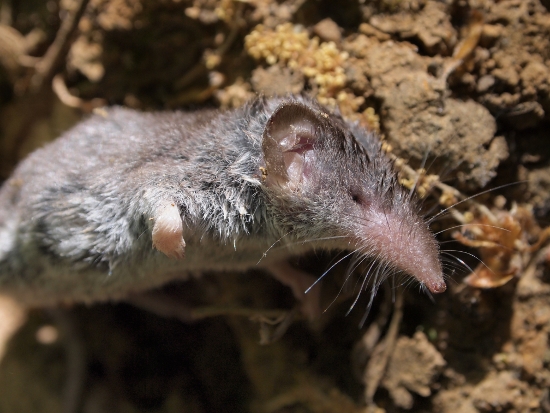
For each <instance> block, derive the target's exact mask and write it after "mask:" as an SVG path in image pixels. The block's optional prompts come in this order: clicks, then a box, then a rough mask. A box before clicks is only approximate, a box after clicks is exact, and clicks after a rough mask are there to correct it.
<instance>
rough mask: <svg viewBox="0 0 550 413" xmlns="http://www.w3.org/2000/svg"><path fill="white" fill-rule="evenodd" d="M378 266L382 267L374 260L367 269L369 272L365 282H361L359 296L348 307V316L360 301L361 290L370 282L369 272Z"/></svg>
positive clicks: (364, 279)
mask: <svg viewBox="0 0 550 413" xmlns="http://www.w3.org/2000/svg"><path fill="white" fill-rule="evenodd" d="M375 265H376V266H377V267H378V269H379V268H380V265H379V264H378V263H377V262H376V261H373V262H372V264H371V265H370V267H369V269H368V270H367V273H366V274H365V276H364V278H363V282H362V283H361V287H360V288H359V292H358V293H357V296H356V297H355V300H354V301H353V303H352V304H351V306H350V308H349V309H348V312H347V313H346V316H348V315H349V313H351V311H352V310H353V308H354V307H355V305H356V304H357V301H359V297H360V296H361V291H363V289H364V288H365V285H366V283H367V282H368V280H369V274H370V272H371V270H372V267H374V266H375Z"/></svg>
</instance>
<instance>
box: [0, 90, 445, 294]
mask: <svg viewBox="0 0 550 413" xmlns="http://www.w3.org/2000/svg"><path fill="white" fill-rule="evenodd" d="M284 104H287V105H288V104H290V105H293V104H297V105H298V104H299V105H305V106H307V107H308V108H310V109H311V110H312V111H314V112H315V116H316V118H317V119H318V122H317V123H316V125H315V133H317V134H319V136H322V138H321V139H318V140H317V141H316V144H315V147H314V150H313V151H311V152H308V153H310V154H311V157H310V158H308V159H309V160H308V162H309V163H307V164H308V165H309V166H310V167H311V169H312V170H311V172H310V176H311V179H310V180H309V181H308V183H307V184H304V185H301V186H300V187H299V190H295V191H289V190H288V189H285V188H280V187H277V186H270V185H267V184H266V182H265V181H264V180H263V177H262V173H261V169H260V167H262V166H265V160H264V153H263V151H262V140H263V136H264V130H265V128H266V124H267V122H268V120H270V119H271V118H272V116H273V117H275V116H274V115H273V114H274V112H276V110H277V109H278V108H279V107H281V105H284ZM276 121H277V122H279V123H280V122H284V119H282V120H281V119H276ZM274 127H278V126H277V125H275V126H274ZM268 173H269V171H268ZM350 191H351V192H354V193H355V192H357V194H359V195H360V196H361V197H362V201H363V203H362V206H360V207H358V206H357V205H356V204H354V202H353V201H352V198H351V195H350V194H351V192H350ZM166 200H173V201H175V203H176V204H177V207H178V208H179V211H180V214H181V218H182V220H183V223H184V234H183V237H184V239H185V242H186V244H187V246H186V250H185V258H184V259H183V260H182V261H177V260H172V259H169V258H168V257H166V256H164V255H163V254H162V253H160V252H159V251H156V250H154V249H153V248H152V240H151V231H152V227H153V225H154V221H153V219H152V217H154V216H155V210H156V208H158V207H159V205H161V204H162V202H164V201H166ZM358 208H359V209H358ZM371 210H372V211H374V212H372V211H371ZM379 213H382V214H385V215H386V216H389V217H390V218H391V217H395V219H394V218H391V219H393V221H391V219H390V221H391V222H392V224H391V225H393V226H392V229H391V231H394V232H395V233H396V234H395V237H396V239H398V238H399V237H400V239H401V241H399V242H398V244H399V243H400V242H401V243H402V244H403V245H401V244H399V245H398V248H400V249H399V251H398V252H396V253H392V252H387V251H383V249H385V248H386V246H385V245H386V244H384V242H382V241H380V242H379V241H378V239H379V238H380V239H382V238H383V239H385V238H384V237H385V235H384V236H380V235H379V234H377V233H376V231H378V230H379V227H380V226H379V225H378V224H376V225H374V224H373V225H374V226H373V225H370V224H368V223H369V220H370V219H371V218H369V217H371V216H372V217H374V218H376V219H378V218H377V217H379V215H380V214H379ZM373 214H374V215H373ZM394 221H395V222H398V224H396V225H394V224H393V223H394ZM373 222H374V221H373ZM369 225H370V226H369ZM377 225H378V226H377ZM388 225H389V224H388ZM365 231H366V232H365ZM391 231H390V232H391ZM369 232H373V233H372V234H369ZM327 237H340V238H335V239H334V240H332V241H317V242H316V240H318V239H321V238H323V239H325V238H327ZM342 237H345V238H342ZM370 240H374V241H372V242H371V241H370ZM297 241H301V242H303V243H302V244H298V245H296V242H297ZM276 243H278V244H281V245H289V247H288V248H273V249H272V250H270V252H269V253H268V254H267V256H266V257H265V258H264V259H263V261H262V265H263V266H265V267H268V266H269V265H273V264H274V263H276V262H277V261H281V260H285V259H287V258H288V257H289V256H291V255H296V254H300V253H303V252H304V251H308V250H311V249H312V248H316V247H322V248H338V249H350V248H351V249H360V250H361V251H363V252H367V253H369V254H371V255H373V256H376V257H378V258H380V259H381V260H386V261H388V264H390V265H392V266H394V267H396V268H400V269H404V270H405V271H408V272H411V273H412V275H413V276H414V277H416V278H417V279H418V280H419V281H420V282H421V283H427V285H428V288H430V284H429V283H430V282H431V281H430V280H429V279H428V278H429V277H428V276H427V275H426V276H425V279H424V278H423V275H422V274H420V273H415V270H414V269H413V270H411V269H410V268H407V267H406V266H403V265H402V263H400V262H398V260H397V259H396V258H395V257H396V256H398V255H400V254H403V253H410V254H420V255H425V256H427V258H423V259H424V261H425V262H424V263H419V265H420V266H422V265H424V266H428V267H429V266H431V267H433V268H431V269H430V271H432V272H437V271H439V273H440V272H441V268H440V266H439V261H438V257H437V254H438V252H437V246H436V244H435V241H434V239H433V237H432V236H431V234H429V232H428V230H427V228H426V225H425V224H424V222H423V221H422V219H421V218H420V217H419V215H418V213H417V211H416V207H415V205H414V204H413V203H411V202H410V201H409V199H408V195H407V194H406V192H405V191H404V190H403V189H402V188H401V187H400V186H399V185H398V184H397V180H396V175H395V172H394V171H393V168H392V165H391V162H390V161H389V160H388V159H387V157H386V156H385V155H384V154H383V153H382V151H381V149H380V143H379V141H378V139H377V137H376V136H375V135H373V134H372V133H367V132H365V131H364V130H363V129H361V128H359V127H358V126H357V125H355V124H350V123H347V122H345V121H343V120H342V119H341V117H340V116H338V115H335V114H331V113H329V112H328V111H327V109H325V108H323V107H322V106H320V105H319V104H318V103H316V102H315V101H313V100H310V99H308V98H305V97H302V96H290V97H281V98H273V99H264V98H259V99H256V100H254V101H252V102H250V103H249V104H247V105H245V106H244V107H243V108H240V109H237V110H234V111H228V112H219V111H198V112H193V113H184V112H170V113H140V112H137V111H133V110H130V109H124V108H111V109H108V110H107V112H106V115H105V116H102V115H94V116H92V117H90V118H89V119H88V120H86V121H84V122H82V123H80V124H79V125H77V126H76V127H74V128H73V129H71V130H70V131H68V132H67V133H65V134H64V135H63V136H61V137H60V138H59V139H58V140H56V141H55V142H53V143H51V144H49V145H47V146H45V147H44V148H42V149H39V150H38V151H36V152H34V153H33V154H31V155H30V156H29V157H28V158H27V159H26V160H25V161H23V162H22V163H21V164H20V165H19V166H18V168H17V169H16V171H15V172H14V174H13V176H12V177H11V178H10V179H9V180H8V181H7V182H6V183H5V184H4V186H3V187H2V188H1V189H0V291H5V292H8V293H10V294H13V295H15V296H17V297H19V298H20V299H22V300H24V301H26V302H28V303H30V304H32V305H52V304H56V303H59V302H73V301H84V302H94V301H98V300H106V299H116V298H121V297H124V296H125V295H127V294H129V293H132V292H136V291H143V290H146V289H148V288H152V287H155V286H158V285H161V284H163V283H166V282H168V281H170V280H173V279H177V278H185V277H187V276H189V275H190V274H199V275H200V273H202V272H204V271H210V270H213V271H224V270H245V269H249V268H252V267H254V266H255V264H256V263H257V262H258V261H259V260H260V259H261V258H262V256H263V254H264V253H265V252H266V251H268V250H269V249H270V247H271V246H272V245H273V244H276ZM409 243H416V244H419V246H418V247H415V248H412V249H411V248H409V247H407V245H408V244H409ZM278 244H277V245H278ZM407 248H409V249H407ZM381 249H382V250H381ZM439 277H441V275H439ZM432 281H433V280H432ZM436 281H437V280H436ZM440 281H441V283H442V279H441V280H440ZM438 282H439V281H438ZM441 283H440V284H438V285H437V286H435V287H434V286H433V285H432V287H434V288H432V290H434V289H438V288H439V289H441ZM434 285H435V284H434Z"/></svg>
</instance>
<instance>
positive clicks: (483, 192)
mask: <svg viewBox="0 0 550 413" xmlns="http://www.w3.org/2000/svg"><path fill="white" fill-rule="evenodd" d="M525 182H528V181H526V180H524V181H518V182H511V183H507V184H504V185H500V186H497V187H494V188H491V189H487V190H485V191H482V192H479V193H477V194H475V195H471V196H469V197H467V198H464V199H462V200H460V201H458V202H455V203H454V205H451V206H450V207H447V208H445V209H443V210H441V211H439V212H438V213H437V214H435V215H434V216H433V217H431V218H430V219H429V220H428V221H427V222H428V224H431V223H432V222H433V220H434V219H435V218H437V217H438V216H440V215H442V214H444V213H445V212H447V211H449V210H450V209H452V208H455V207H456V206H457V205H460V204H462V203H464V202H466V201H469V200H470V199H474V198H477V197H478V196H480V195H483V194H487V193H489V192H492V191H497V190H499V189H502V188H506V187H509V186H513V185H519V184H522V183H525Z"/></svg>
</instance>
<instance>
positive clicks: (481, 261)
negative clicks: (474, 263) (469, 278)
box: [445, 250, 495, 274]
mask: <svg viewBox="0 0 550 413" xmlns="http://www.w3.org/2000/svg"><path fill="white" fill-rule="evenodd" d="M445 252H460V253H462V254H466V255H469V256H471V257H474V258H475V259H476V260H478V261H479V262H480V263H481V264H483V265H484V266H485V268H487V269H488V270H489V271H491V272H492V273H493V274H494V273H495V272H494V271H493V270H492V269H491V268H489V267H488V266H487V264H485V263H484V262H483V260H482V259H481V258H478V257H476V256H475V254H472V253H470V252H466V251H461V250H445ZM472 272H473V271H472Z"/></svg>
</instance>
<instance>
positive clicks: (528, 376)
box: [0, 0, 550, 413]
mask: <svg viewBox="0 0 550 413" xmlns="http://www.w3.org/2000/svg"><path fill="white" fill-rule="evenodd" d="M337 4H338V5H336V2H331V1H329V0H322V1H312V0H286V1H273V0H246V1H244V0H243V1H237V0H218V1H216V0H161V1H153V0H89V1H84V0H60V1H59V2H57V1H48V2H36V1H30V0H21V1H8V0H3V1H1V2H0V179H1V180H3V179H5V178H6V177H7V176H8V175H9V173H10V171H11V170H12V168H13V167H14V165H15V164H16V163H17V161H18V160H20V159H22V158H23V157H24V156H25V155H26V154H27V153H29V152H30V151H31V150H33V149H34V148H36V147H38V146H40V145H41V144H43V143H44V142H46V141H49V140H52V139H54V138H55V137H56V136H58V135H59V134H60V133H61V132H62V131H63V130H66V129H67V128H68V127H69V126H71V125H73V124H74V123H75V122H77V121H78V120H79V119H80V118H81V117H82V116H85V115H86V114H87V113H89V112H90V111H92V110H93V109H94V108H96V107H99V106H102V105H104V104H109V105H111V104H121V105H126V106H131V107H135V108H139V109H142V110H150V109H171V108H196V107H200V106H210V107H212V106H220V107H234V106H238V105H240V104H242V103H243V102H244V101H246V100H247V99H249V98H250V97H252V96H254V95H255V94H256V93H264V94H267V95H271V94H281V93H308V94H311V95H314V96H316V97H317V98H318V99H319V100H320V101H321V102H323V103H325V104H327V105H332V106H338V107H339V109H340V111H341V112H342V114H343V115H344V116H346V117H348V118H350V119H353V120H356V121H358V122H361V123H363V124H364V125H365V126H366V127H370V128H373V129H376V130H378V131H379V132H380V133H381V134H382V135H383V137H384V139H385V148H386V149H387V150H388V152H389V153H390V156H393V157H395V158H396V162H397V165H398V166H399V167H400V168H401V174H402V183H403V184H404V185H408V186H410V187H412V185H414V183H415V182H417V185H416V188H417V191H418V193H419V195H420V196H425V205H426V209H427V210H429V209H431V208H434V209H433V210H435V211H437V208H440V209H441V208H445V207H447V206H449V205H451V204H453V203H454V202H456V201H458V200H460V199H463V198H464V197H466V196H470V195H476V194H480V193H481V192H484V191H486V190H488V189H490V188H495V187H497V186H500V185H506V184H513V185H509V186H506V187H503V188H500V189H497V190H494V191H489V192H487V193H484V194H481V195H480V196H478V197H476V198H475V200H473V201H468V202H463V203H462V204H460V205H458V206H457V208H455V209H454V210H455V212H453V213H452V214H451V215H450V216H447V217H446V218H445V219H442V220H437V221H435V222H434V224H433V227H434V231H438V232H440V231H444V230H446V231H445V232H441V233H440V235H439V236H438V237H439V239H440V240H441V241H442V242H443V243H442V250H443V251H444V254H447V253H450V254H451V255H453V256H454V257H455V258H450V257H448V256H447V255H443V257H446V258H448V259H449V260H451V261H447V264H448V267H447V273H448V276H449V280H448V281H449V282H448V285H449V288H448V291H447V292H446V293H444V294H441V295H439V296H436V297H434V302H431V301H430V300H429V299H428V298H427V297H426V296H425V295H422V294H419V293H418V292H417V291H413V289H411V288H409V289H407V288H397V289H393V288H392V285H390V284H389V283H388V285H386V286H384V287H383V288H382V291H380V292H379V294H378V296H377V298H376V300H375V303H374V306H373V308H372V310H371V312H370V314H369V316H368V318H367V321H366V324H365V326H364V327H363V328H358V327H357V326H358V324H359V322H360V320H361V318H362V317H363V312H362V310H361V307H362V306H363V308H364V305H366V302H367V300H368V297H366V295H368V294H365V297H362V298H361V300H360V301H359V304H358V305H357V306H356V307H355V309H354V310H353V311H352V312H351V313H350V314H349V315H347V316H346V312H347V310H348V308H349V306H350V305H351V302H352V301H353V299H352V298H349V297H348V296H347V295H346V291H344V293H343V295H341V296H340V297H339V298H338V299H337V300H336V301H335V302H334V304H332V305H331V306H329V307H328V310H327V311H326V312H325V313H324V314H323V315H322V317H321V319H320V320H319V321H318V322H316V323H314V324H309V323H307V322H305V321H300V320H297V321H295V322H294V323H293V324H292V325H290V327H288V329H287V330H286V331H284V334H283V335H282V337H281V338H280V339H278V340H270V339H273V337H274V336H276V335H277V334H278V331H283V330H284V329H283V327H284V325H283V326H281V324H280V317H279V316H281V317H283V318H284V317H285V316H288V314H289V311H290V310H291V309H292V306H293V298H292V295H291V294H290V293H289V291H287V289H286V288H285V287H283V286H281V285H279V284H278V283H277V282H275V281H274V280H272V279H271V278H270V277H268V276H266V275H265V274H261V273H251V274H232V275H226V276H223V277H221V276H215V275H206V276H204V277H202V278H200V279H197V280H192V281H189V282H187V283H185V284H183V285H174V286H169V287H167V289H166V291H165V292H164V294H166V296H167V297H170V299H178V300H180V302H183V303H186V306H188V307H187V308H188V309H189V308H191V309H192V310H190V311H191V312H192V314H193V315H194V317H195V318H196V319H197V320H196V321H195V322H192V323H189V322H187V323H185V322H182V321H180V320H178V319H176V318H174V317H172V318H169V317H160V316H158V315H155V314H153V313H152V312H150V311H145V310H143V309H139V308H137V307H136V306H132V305H130V304H127V303H113V304H111V305H97V306H94V307H89V308H85V307H73V308H70V309H55V310H49V311H45V310H32V311H31V310H25V309H22V308H21V307H20V306H19V305H18V304H17V303H14V302H12V301H10V299H9V298H7V297H0V412H10V413H16V412H21V413H27V412H60V411H65V412H67V413H68V412H70V411H82V412H85V413H99V412H159V413H160V412H221V411H223V412H241V411H251V412H266V413H275V412H281V413H282V412H314V413H321V412H366V411H369V412H384V411H387V412H399V411H416V412H449V413H451V412H453V413H462V412H464V413H469V412H544V411H550V391H549V389H550V370H549V369H548V367H549V364H550V349H549V343H548V337H549V333H550V272H549V271H550V268H549V265H550V252H549V251H548V250H547V249H546V248H545V237H546V236H547V234H548V233H547V232H545V227H546V226H547V225H548V216H549V212H550V201H549V200H550V194H549V191H550V162H549V161H550V145H549V144H548V142H547V140H548V138H549V134H548V132H545V130H546V131H547V130H548V129H546V128H548V127H549V126H550V11H549V10H550V2H549V1H547V0H500V1H498V0H492V1H491V0H490V1H476V0H454V1H453V0H449V1H441V2H440V1H429V0H403V1H395V0H380V1H372V2H368V1H353V0H345V1H340V2H337ZM71 22H73V23H71ZM425 157H427V161H426V162H423V159H424V158H425ZM423 166H424V167H425V169H428V170H427V172H423V171H422V170H421V169H420V168H421V167H423ZM433 214H435V212H432V215H433ZM459 224H480V225H475V226H473V225H472V226H471V227H470V226H468V225H466V226H464V227H462V228H461V229H459V230H460V232H457V231H458V229H457V228H456V226H457V225H459ZM501 228H504V229H505V230H502V229H501ZM537 240H540V243H536V242H537ZM474 256H475V257H479V258H481V260H483V262H484V264H479V261H478V260H477V258H475V257H474ZM333 258H334V257H331V256H328V255H327V256H322V257H318V256H317V257H314V259H311V258H309V259H308V258H307V257H306V259H304V260H303V262H301V263H300V264H301V265H303V266H304V267H305V268H308V269H309V270H311V272H313V273H316V274H320V273H322V271H323V268H325V269H326V268H327V267H328V265H329V263H330V262H331V259H333ZM472 269H473V270H474V274H473V275H470V276H468V277H466V276H467V275H468V274H469V273H470V272H471V270H472ZM345 271H346V265H345V264H343V265H342V266H339V267H337V268H336V269H335V270H334V271H332V272H331V274H330V277H327V281H326V282H324V285H323V296H324V302H325V303H326V304H327V306H328V304H329V303H330V302H332V301H333V299H334V297H336V296H337V294H338V291H339V287H340V286H341V283H342V278H343V277H344V276H345ZM480 287H483V288H480ZM277 317H279V320H278V321H277V320H275V321H273V320H274V319H277ZM180 318H181V317H180ZM272 321H273V323H271V322H272ZM272 324H273V325H272ZM260 340H263V341H272V342H271V343H270V344H266V345H260V344H259V343H260ZM63 406H65V407H63ZM75 406H77V407H75ZM63 409H65V410H63Z"/></svg>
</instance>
